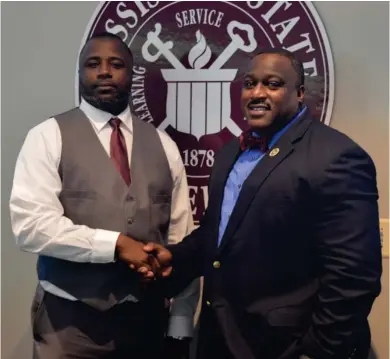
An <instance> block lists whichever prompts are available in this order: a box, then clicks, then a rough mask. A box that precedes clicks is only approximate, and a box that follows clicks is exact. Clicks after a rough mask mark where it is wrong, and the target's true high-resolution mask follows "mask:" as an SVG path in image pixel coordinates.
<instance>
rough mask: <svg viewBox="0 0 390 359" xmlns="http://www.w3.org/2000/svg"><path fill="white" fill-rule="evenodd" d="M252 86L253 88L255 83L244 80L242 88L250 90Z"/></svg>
mask: <svg viewBox="0 0 390 359" xmlns="http://www.w3.org/2000/svg"><path fill="white" fill-rule="evenodd" d="M254 86H255V82H254V81H253V80H250V79H246V80H245V81H244V88H246V89H248V88H252V87H254Z"/></svg>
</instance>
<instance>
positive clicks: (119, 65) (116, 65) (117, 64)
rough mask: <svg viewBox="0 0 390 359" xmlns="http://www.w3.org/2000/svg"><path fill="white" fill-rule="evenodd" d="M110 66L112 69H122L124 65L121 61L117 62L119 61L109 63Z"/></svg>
mask: <svg viewBox="0 0 390 359" xmlns="http://www.w3.org/2000/svg"><path fill="white" fill-rule="evenodd" d="M111 66H112V67H113V68H114V69H122V68H124V67H125V65H124V64H123V63H122V62H119V61H115V62H112V63H111Z"/></svg>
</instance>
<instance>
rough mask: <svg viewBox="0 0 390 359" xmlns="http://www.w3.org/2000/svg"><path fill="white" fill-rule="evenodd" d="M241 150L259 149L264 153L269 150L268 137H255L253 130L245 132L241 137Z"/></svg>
mask: <svg viewBox="0 0 390 359" xmlns="http://www.w3.org/2000/svg"><path fill="white" fill-rule="evenodd" d="M240 148H241V151H245V150H246V149H252V148H258V149H260V150H261V151H263V152H266V151H267V150H268V138H267V137H255V136H253V134H252V130H249V131H245V132H243V133H242V134H241V136H240Z"/></svg>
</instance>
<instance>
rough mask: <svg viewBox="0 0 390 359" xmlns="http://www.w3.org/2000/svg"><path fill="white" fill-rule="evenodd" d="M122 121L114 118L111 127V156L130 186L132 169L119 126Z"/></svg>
mask: <svg viewBox="0 0 390 359" xmlns="http://www.w3.org/2000/svg"><path fill="white" fill-rule="evenodd" d="M120 124H121V120H120V119H119V118H116V117H114V118H112V119H111V120H110V125H111V127H112V133H111V143H110V156H111V158H112V160H113V161H114V164H115V167H116V168H117V170H118V171H119V173H120V174H121V176H122V178H123V179H124V181H125V182H126V184H127V185H128V186H129V185H130V167H129V159H128V156H127V148H126V142H125V138H124V137H123V133H122V131H121V130H120V128H119V126H120Z"/></svg>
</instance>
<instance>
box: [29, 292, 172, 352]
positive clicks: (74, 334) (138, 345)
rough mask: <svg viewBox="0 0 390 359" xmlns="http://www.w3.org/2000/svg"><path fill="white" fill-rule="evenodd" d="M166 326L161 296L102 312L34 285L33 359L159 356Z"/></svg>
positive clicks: (166, 317) (166, 316) (126, 303)
mask: <svg viewBox="0 0 390 359" xmlns="http://www.w3.org/2000/svg"><path fill="white" fill-rule="evenodd" d="M167 322H168V309H166V308H165V306H164V300H163V298H161V300H160V299H158V300H156V299H155V298H150V300H147V301H145V302H142V303H132V302H125V303H122V304H118V305H117V306H115V307H113V308H112V309H110V310H108V311H105V312H102V311H99V310H97V309H94V308H92V307H91V306H89V305H87V304H84V303H82V302H80V301H70V300H66V299H63V298H60V297H57V296H55V295H52V294H50V293H48V292H44V291H43V289H42V288H41V287H39V286H38V288H37V292H36V295H35V298H34V301H33V305H32V329H33V338H34V359H71V358H72V359H76V358H77V359H103V358H104V359H138V358H139V359H141V358H142V359H152V358H153V359H156V358H160V357H161V355H162V350H163V344H164V334H165V331H166V327H167Z"/></svg>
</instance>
